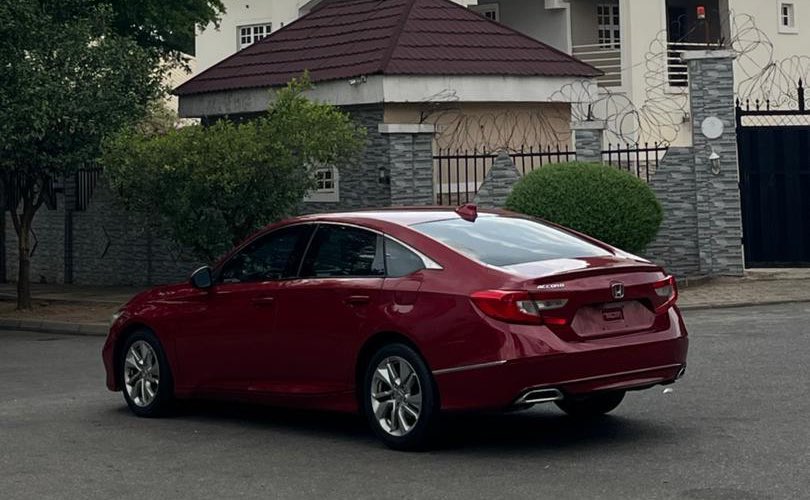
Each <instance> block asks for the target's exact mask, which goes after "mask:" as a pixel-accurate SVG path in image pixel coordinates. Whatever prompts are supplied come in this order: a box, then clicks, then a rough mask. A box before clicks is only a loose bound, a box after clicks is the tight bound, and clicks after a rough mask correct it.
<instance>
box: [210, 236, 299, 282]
mask: <svg viewBox="0 0 810 500" xmlns="http://www.w3.org/2000/svg"><path fill="white" fill-rule="evenodd" d="M313 229H314V227H313V226H312V225H309V224H304V225H297V226H290V227H285V228H281V229H278V230H276V231H273V232H272V233H270V234H267V235H265V236H260V237H259V238H257V239H255V240H254V241H253V242H251V243H250V244H248V245H247V246H246V247H245V248H243V249H242V250H241V251H240V252H239V253H238V254H236V255H234V256H233V257H232V258H231V259H230V260H228V262H226V263H225V265H224V266H223V268H222V272H221V273H220V277H219V281H221V282H222V283H252V282H260V281H271V280H278V279H284V278H293V277H295V276H296V275H297V273H298V265H299V263H300V262H301V256H302V255H303V253H304V250H305V249H306V245H307V243H309V237H310V235H311V234H312V231H313Z"/></svg>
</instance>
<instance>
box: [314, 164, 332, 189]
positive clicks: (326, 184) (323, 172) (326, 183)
mask: <svg viewBox="0 0 810 500" xmlns="http://www.w3.org/2000/svg"><path fill="white" fill-rule="evenodd" d="M315 192H316V193H334V192H335V172H334V170H332V169H331V168H319V169H318V170H316V171H315Z"/></svg>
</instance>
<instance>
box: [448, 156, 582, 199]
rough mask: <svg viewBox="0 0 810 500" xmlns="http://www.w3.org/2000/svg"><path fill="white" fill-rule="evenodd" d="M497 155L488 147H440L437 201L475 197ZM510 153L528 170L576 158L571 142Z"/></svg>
mask: <svg viewBox="0 0 810 500" xmlns="http://www.w3.org/2000/svg"><path fill="white" fill-rule="evenodd" d="M497 157H498V152H493V151H487V150H481V151H479V150H477V149H473V150H472V151H469V150H460V149H456V150H451V149H439V152H438V154H436V155H434V156H433V166H434V181H435V185H436V202H437V203H438V204H439V205H461V204H463V203H469V202H471V201H473V199H474V198H475V195H476V193H478V189H479V188H480V187H481V184H482V183H483V182H484V178H485V177H486V175H487V172H489V169H490V168H492V165H493V163H495V159H496V158H497ZM509 157H510V158H511V159H512V162H513V163H514V164H515V167H517V169H518V171H519V172H520V173H521V174H526V173H528V172H531V171H532V170H535V169H536V168H539V167H542V166H543V165H548V164H553V163H564V162H568V161H574V160H576V158H577V154H576V152H575V151H572V150H570V149H569V148H568V146H565V147H562V148H561V147H559V146H557V147H555V148H552V147H551V146H546V147H545V148H543V147H541V146H537V147H534V146H529V147H521V148H520V149H519V150H516V151H512V152H510V153H509Z"/></svg>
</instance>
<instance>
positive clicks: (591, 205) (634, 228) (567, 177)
mask: <svg viewBox="0 0 810 500" xmlns="http://www.w3.org/2000/svg"><path fill="white" fill-rule="evenodd" d="M506 208H508V209H509V210H513V211H515V212H521V213H524V214H526V215H531V216H534V217H539V218H541V219H545V220H547V221H550V222H554V223H556V224H560V225H562V226H565V227H569V228H571V229H574V230H576V231H579V232H581V233H585V234H587V235H589V236H592V237H594V238H596V239H599V240H602V241H604V242H605V243H609V244H611V245H613V246H615V247H618V248H621V249H622V250H626V251H628V252H632V253H640V252H643V251H644V249H645V248H646V247H647V245H648V244H650V242H652V240H653V238H655V235H656V234H657V233H658V227H659V226H660V225H661V220H662V218H663V211H662V210H661V204H660V203H658V200H657V199H656V198H655V194H653V192H652V190H651V189H650V187H649V186H647V184H645V183H644V181H642V180H641V179H638V178H637V177H635V176H634V175H632V174H629V173H627V172H624V171H621V170H619V169H617V168H614V167H610V166H607V165H602V164H599V163H579V162H572V163H560V164H556V165H548V166H544V167H542V168H539V169H537V170H535V171H533V172H530V173H528V174H526V176H524V177H523V178H522V179H521V180H520V181H518V183H517V184H515V187H514V189H513V190H512V194H510V195H509V199H508V200H507V201H506Z"/></svg>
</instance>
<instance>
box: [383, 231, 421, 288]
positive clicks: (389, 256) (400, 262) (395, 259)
mask: <svg viewBox="0 0 810 500" xmlns="http://www.w3.org/2000/svg"><path fill="white" fill-rule="evenodd" d="M385 268H386V271H387V273H386V274H387V276H388V277H389V278H401V277H402V276H407V275H409V274H412V273H415V272H416V271H419V270H422V269H424V268H425V263H424V262H422V258H421V257H419V256H418V255H416V254H415V253H413V252H412V251H411V250H409V249H408V248H406V247H405V246H404V245H402V244H400V243H397V242H396V241H394V240H392V239H390V238H385Z"/></svg>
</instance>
